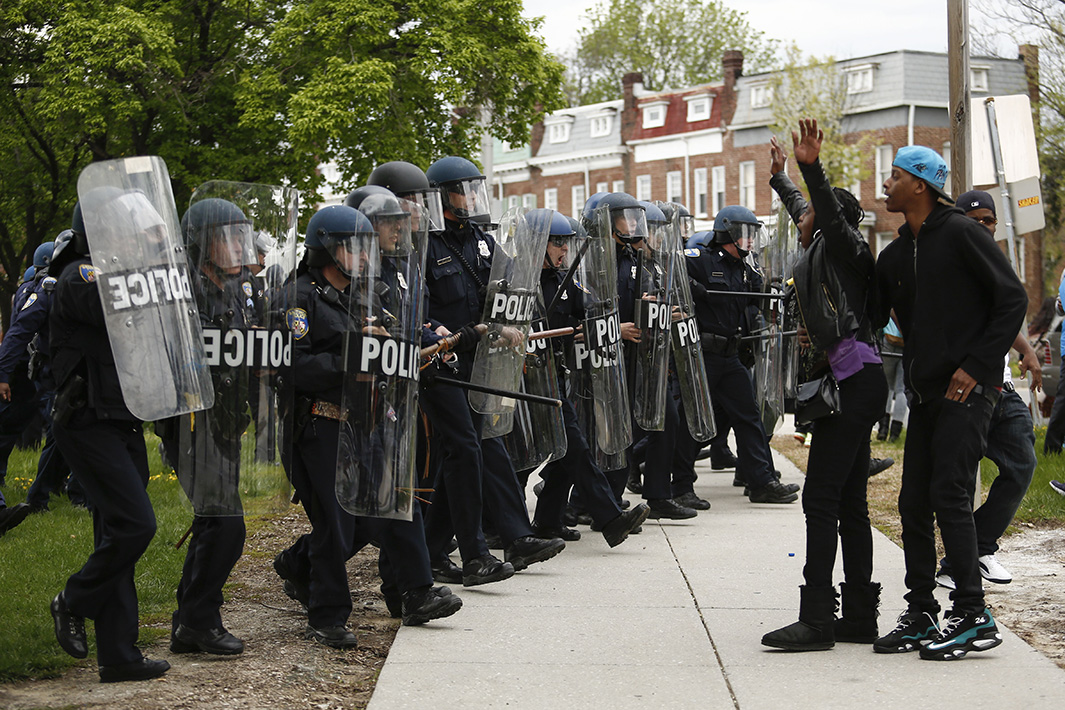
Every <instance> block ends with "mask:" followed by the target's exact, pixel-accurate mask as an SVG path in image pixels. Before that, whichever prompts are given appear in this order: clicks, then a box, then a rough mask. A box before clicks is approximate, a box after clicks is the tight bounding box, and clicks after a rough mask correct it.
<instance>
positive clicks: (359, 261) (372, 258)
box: [321, 232, 380, 279]
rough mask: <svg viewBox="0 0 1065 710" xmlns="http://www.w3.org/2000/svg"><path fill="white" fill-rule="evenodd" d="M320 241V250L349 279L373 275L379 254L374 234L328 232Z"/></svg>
mask: <svg viewBox="0 0 1065 710" xmlns="http://www.w3.org/2000/svg"><path fill="white" fill-rule="evenodd" d="M321 240H322V248H324V249H325V251H326V253H327V254H329V256H330V258H332V260H333V263H334V264H336V267H337V268H338V269H340V271H341V272H343V274H344V275H345V276H347V277H348V278H349V279H356V278H359V277H368V276H370V275H372V273H374V271H375V265H376V264H377V260H378V255H379V253H380V251H379V248H378V241H377V234H376V233H375V232H330V233H328V234H326V235H322V237H321Z"/></svg>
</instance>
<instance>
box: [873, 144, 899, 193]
mask: <svg viewBox="0 0 1065 710" xmlns="http://www.w3.org/2000/svg"><path fill="white" fill-rule="evenodd" d="M894 159H895V149H894V148H892V147H891V146H890V145H878V146H877V147H876V172H875V174H874V177H875V178H876V185H874V188H875V189H876V196H877V199H880V200H882V199H884V183H885V182H887V179H888V178H889V177H891V161H892V160H894Z"/></svg>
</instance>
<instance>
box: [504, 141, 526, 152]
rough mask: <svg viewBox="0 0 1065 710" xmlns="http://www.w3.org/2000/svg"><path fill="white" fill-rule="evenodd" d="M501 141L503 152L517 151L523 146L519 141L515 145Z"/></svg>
mask: <svg viewBox="0 0 1065 710" xmlns="http://www.w3.org/2000/svg"><path fill="white" fill-rule="evenodd" d="M502 143H503V145H502V149H503V152H504V153H517V152H518V151H519V150H521V149H522V148H524V147H525V146H524V145H523V144H521V143H518V144H517V145H511V144H510V141H502Z"/></svg>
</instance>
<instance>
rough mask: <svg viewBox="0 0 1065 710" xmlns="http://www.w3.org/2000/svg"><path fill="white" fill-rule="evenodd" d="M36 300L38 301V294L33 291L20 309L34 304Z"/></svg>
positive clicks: (22, 309)
mask: <svg viewBox="0 0 1065 710" xmlns="http://www.w3.org/2000/svg"><path fill="white" fill-rule="evenodd" d="M36 301H37V294H35V293H31V294H30V297H29V298H27V299H26V302H25V303H23V304H22V308H20V309H19V310H20V311H24V310H26V309H27V308H29V307H30V306H32V305H33V304H34V303H35V302H36Z"/></svg>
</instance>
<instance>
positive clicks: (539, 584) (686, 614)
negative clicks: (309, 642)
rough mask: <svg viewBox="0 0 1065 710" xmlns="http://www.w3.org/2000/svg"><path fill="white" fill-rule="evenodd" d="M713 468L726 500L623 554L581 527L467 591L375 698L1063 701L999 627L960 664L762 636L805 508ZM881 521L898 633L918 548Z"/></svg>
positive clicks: (1064, 692) (387, 703) (420, 635)
mask: <svg viewBox="0 0 1065 710" xmlns="http://www.w3.org/2000/svg"><path fill="white" fill-rule="evenodd" d="M784 434H785V432H779V433H778V434H777V436H778V437H782V436H783V435H784ZM774 456H775V458H776V464H777V467H778V468H779V470H780V471H781V472H782V473H783V474H784V481H785V482H795V483H800V484H801V483H802V478H803V477H802V474H801V473H800V472H799V471H798V470H797V469H796V468H795V467H794V466H793V465H792V464H791V463H790V462H789V461H788V460H787V459H785V458H784V457H783V456H781V455H779V454H776V453H775V452H774ZM699 474H700V475H699V480H698V482H697V484H696V492H697V493H699V494H700V495H701V496H702V497H704V498H707V499H709V500H710V501H711V502H712V503H713V508H712V509H711V510H709V511H706V512H704V513H700V514H699V517H697V518H694V519H692V520H687V521H676V522H675V521H648V522H647V523H646V524H644V526H643V533H641V534H640V535H636V536H633V537H630V538H629V539H628V540H627V541H626V542H625V543H624V544H622V545H621V546H619V547H617V548H615V549H613V550H610V549H609V548H607V546H606V543H605V542H604V541H603V539H602V536H601V535H599V534H598V533H592V532H590V531H589V530H588V528H582V529H581V532H582V534H583V535H584V538H583V539H582V540H580V541H579V542H575V543H570V544H568V545H567V548H566V550H565V551H564V552H563V553H562V554H561V555H559V556H558V557H556V558H555V559H553V560H549V561H547V562H545V563H542V564H538V565H534V566H532V567H530V568H529V569H528V570H526V571H524V572H520V573H519V574H517V575H515V576H514V577H513V578H512V579H510V580H507V581H505V582H500V583H497V584H490V585H485V586H481V587H475V588H472V589H461V588H459V589H456V590H455V591H456V592H457V593H459V594H461V595H462V598H463V601H464V602H465V605H464V606H463V608H462V610H461V611H460V612H459V613H458V614H456V615H454V616H452V617H451V618H449V619H444V620H442V621H434V622H432V623H430V624H428V625H426V626H424V627H403V628H401V629H400V631H399V634H398V635H397V636H396V640H395V643H394V644H393V646H392V650H391V651H390V653H389V655H388V660H387V662H386V663H385V666H384V669H383V670H382V672H381V675H380V678H379V680H378V682H377V688H376V690H375V691H374V695H373V698H372V699H371V701H370V704H369V709H370V710H409V709H410V708H438V709H449V708H470V709H478V710H479V709H481V708H503V707H506V708H518V709H524V708H535V709H543V710H548V709H550V710H555V709H556V708H557V709H566V708H573V709H575V710H576V709H580V710H593V709H597V708H603V709H604V710H607V709H609V710H622V709H624V708H641V709H646V708H669V709H670V710H672V709H675V708H693V709H694V708H698V709H699V710H713V709H716V708H752V709H760V708H772V709H774V710H777V709H786V708H881V707H882V708H892V709H893V710H895V709H898V708H915V707H922V706H924V707H931V708H935V710H946V709H949V708H964V709H967V710H968V709H971V708H1025V710H1036V709H1041V708H1055V709H1057V708H1061V707H1062V706H1063V704H1065V671H1063V670H1061V669H1059V668H1058V667H1057V666H1055V665H1054V664H1053V663H1051V662H1050V661H1049V660H1047V659H1046V658H1045V657H1044V656H1043V655H1042V654H1040V653H1039V652H1038V651H1035V650H1034V649H1032V648H1031V647H1030V646H1028V645H1027V644H1026V643H1024V641H1022V640H1021V639H1020V638H1018V637H1017V636H1016V635H1014V634H1013V633H1011V632H1010V631H1009V630H1008V629H1006V628H1005V627H1003V626H1002V624H1001V623H1000V624H999V628H1000V629H1001V630H1002V633H1003V638H1004V643H1003V644H1002V645H1001V646H999V647H998V648H995V649H992V650H990V651H986V652H983V653H971V654H969V656H968V657H966V658H965V659H963V660H961V661H954V662H945V663H941V662H935V661H922V660H920V659H919V658H918V656H917V654H916V653H908V654H902V655H880V654H874V653H873V651H872V649H871V648H870V647H869V646H860V645H853V644H837V645H836V647H835V648H834V649H833V650H831V651H825V652H812V653H787V652H782V651H776V650H772V649H767V648H766V647H764V646H762V645H761V644H760V639H761V637H762V634H763V633H765V632H767V631H771V630H773V629H775V628H778V627H780V626H783V625H785V624H788V623H791V622H792V621H794V620H795V619H796V618H797V613H798V603H799V590H798V585H799V584H801V583H802V566H803V558H804V545H805V533H804V521H803V515H802V508H801V506H800V503H799V502H796V503H793V504H791V505H754V504H751V503H749V502H748V501H747V499H746V498H744V497H743V496H742V495H741V489H739V488H734V487H733V486H732V472H731V471H728V472H725V473H720V472H719V473H713V472H711V471H710V468H709V466H708V465H706V462H701V463H700V468H699ZM627 495H628V497H630V498H632V499H633V500H634V501H635V500H636V497H635V496H632V495H631V494H627ZM529 502H530V505H533V504H535V497H534V496H533V495H532V494H531V492H530V494H529ZM873 534H874V565H875V570H876V572H875V574H874V579H876V580H878V581H880V582H881V583H883V585H884V592H883V605H882V607H881V618H880V628H881V632H882V633H884V632H886V631H889V630H891V629H892V628H893V627H894V625H895V619H896V617H897V616H898V614H899V613H900V612H901V611H902V610H903V607H904V602H903V599H902V595H903V593H904V592H905V588H904V585H903V571H904V566H903V558H902V550H901V549H900V548H898V547H897V546H895V545H894V544H893V543H892V542H891V541H889V540H888V539H887V538H886V537H884V536H883V535H881V534H880V533H878V532H876V531H875V530H874V532H873ZM841 578H842V574H841V573H840V572H839V561H838V556H837V574H836V579H837V580H839V579H841ZM1014 584H1024V580H1023V579H1017V580H1015V581H1014ZM939 593H940V594H941V595H942V596H941V602H942V604H943V606H944V608H949V607H950V603H949V600H948V598H947V596H946V590H939Z"/></svg>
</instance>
